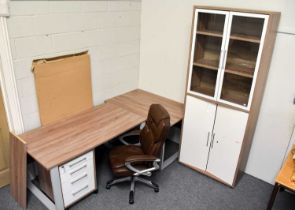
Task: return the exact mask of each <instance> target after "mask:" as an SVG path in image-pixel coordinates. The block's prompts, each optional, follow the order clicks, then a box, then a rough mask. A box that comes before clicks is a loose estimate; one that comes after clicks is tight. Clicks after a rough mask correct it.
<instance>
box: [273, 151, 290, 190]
mask: <svg viewBox="0 0 295 210" xmlns="http://www.w3.org/2000/svg"><path fill="white" fill-rule="evenodd" d="M293 149H295V146H294V147H293ZM294 171H295V162H294V161H293V155H292V154H291V152H290V153H289V155H288V158H287V159H286V161H285V163H284V165H283V167H282V168H281V170H280V172H279V174H278V176H277V177H276V183H278V184H280V185H283V186H285V187H287V188H289V189H290V190H293V191H295V182H292V180H291V177H292V175H293V173H294Z"/></svg>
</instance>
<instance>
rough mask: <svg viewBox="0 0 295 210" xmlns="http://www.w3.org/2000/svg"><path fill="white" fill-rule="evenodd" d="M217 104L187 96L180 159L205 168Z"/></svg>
mask: <svg viewBox="0 0 295 210" xmlns="http://www.w3.org/2000/svg"><path fill="white" fill-rule="evenodd" d="M215 111H216V105H214V104H211V103H208V102H205V101H203V100H200V99H196V98H193V97H191V96H187V99H186V108H185V116H184V124H183V131H182V141H181V151H180V157H179V159H180V161H181V162H182V163H185V164H188V165H190V166H193V167H196V168H198V169H201V170H205V168H206V165H207V159H208V152H209V144H210V139H211V133H212V129H213V124H214V117H215Z"/></svg>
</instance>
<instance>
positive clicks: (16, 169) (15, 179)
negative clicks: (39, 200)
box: [9, 133, 27, 209]
mask: <svg viewBox="0 0 295 210" xmlns="http://www.w3.org/2000/svg"><path fill="white" fill-rule="evenodd" d="M9 164H10V180H11V183H10V194H11V195H12V197H14V199H15V200H16V202H17V203H18V204H19V205H20V206H21V207H22V208H23V209H26V208H27V181H26V180H27V152H26V143H25V142H24V141H22V140H21V139H20V138H19V137H18V136H16V135H14V134H12V133H10V163H9Z"/></svg>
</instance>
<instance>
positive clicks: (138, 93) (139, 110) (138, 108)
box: [106, 89, 184, 126]
mask: <svg viewBox="0 0 295 210" xmlns="http://www.w3.org/2000/svg"><path fill="white" fill-rule="evenodd" d="M106 102H107V103H112V104H116V105H118V106H120V107H122V108H125V109H127V110H129V111H130V112H133V113H136V114H138V115H140V116H142V117H144V118H146V116H147V114H148V111H149V107H150V105H151V104H161V105H162V106H163V107H164V108H165V109H167V111H168V113H169V114H170V118H171V119H170V121H171V122H170V123H171V126H172V125H174V124H176V123H177V122H179V121H181V120H182V119H183V116H184V106H183V104H182V103H179V102H176V101H173V100H171V99H168V98H164V97H162V96H159V95H155V94H153V93H150V92H147V91H144V90H140V89H137V90H133V91H130V92H128V93H126V94H123V95H120V96H117V97H114V98H111V99H109V100H107V101H106Z"/></svg>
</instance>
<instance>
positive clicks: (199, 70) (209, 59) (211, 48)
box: [190, 12, 225, 97]
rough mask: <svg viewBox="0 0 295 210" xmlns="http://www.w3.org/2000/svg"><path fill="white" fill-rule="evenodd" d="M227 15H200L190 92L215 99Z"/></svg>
mask: <svg viewBox="0 0 295 210" xmlns="http://www.w3.org/2000/svg"><path fill="white" fill-rule="evenodd" d="M224 22H225V15H223V14H210V13H202V12H200V13H198V21H197V32H196V34H195V39H196V41H195V46H194V58H193V61H192V65H193V67H192V68H193V70H192V73H191V74H192V75H191V83H190V84H191V86H190V90H191V91H194V92H198V93H202V94H205V95H208V96H212V97H214V94H215V88H216V79H217V71H218V67H219V60H220V53H221V45H222V36H223V29H224Z"/></svg>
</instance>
